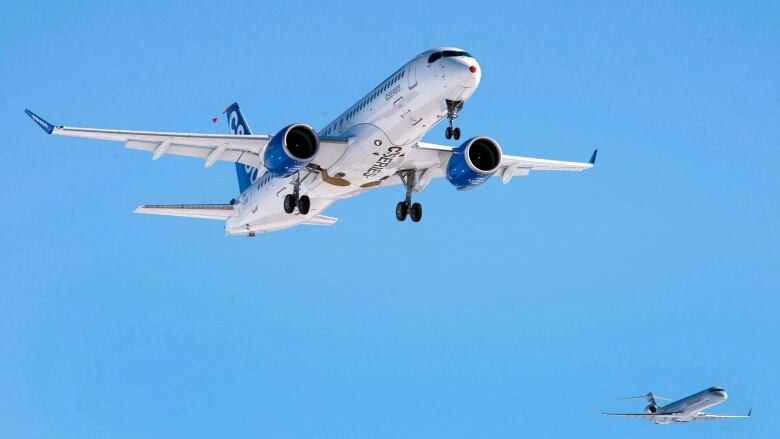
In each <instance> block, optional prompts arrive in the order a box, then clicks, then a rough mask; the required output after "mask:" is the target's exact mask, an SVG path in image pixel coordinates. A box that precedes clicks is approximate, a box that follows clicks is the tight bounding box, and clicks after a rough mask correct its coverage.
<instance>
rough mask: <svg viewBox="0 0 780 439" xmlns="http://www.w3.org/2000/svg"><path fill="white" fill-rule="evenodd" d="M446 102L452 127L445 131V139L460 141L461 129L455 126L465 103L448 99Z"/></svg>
mask: <svg viewBox="0 0 780 439" xmlns="http://www.w3.org/2000/svg"><path fill="white" fill-rule="evenodd" d="M445 102H446V103H447V119H449V120H450V126H448V127H447V129H446V130H444V137H446V138H447V139H452V138H453V137H454V138H455V140H459V139H460V128H455V126H454V125H455V119H457V118H458V112H459V111H460V109H461V108H463V101H451V100H449V99H447V100H445Z"/></svg>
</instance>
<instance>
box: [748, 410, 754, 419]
mask: <svg viewBox="0 0 780 439" xmlns="http://www.w3.org/2000/svg"><path fill="white" fill-rule="evenodd" d="M752 413H753V409H750V410H748V418H749V417H750V415H751V414H752Z"/></svg>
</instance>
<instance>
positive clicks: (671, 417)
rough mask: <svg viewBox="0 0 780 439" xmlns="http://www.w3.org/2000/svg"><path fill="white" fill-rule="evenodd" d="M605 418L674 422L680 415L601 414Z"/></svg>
mask: <svg viewBox="0 0 780 439" xmlns="http://www.w3.org/2000/svg"><path fill="white" fill-rule="evenodd" d="M601 414H602V415H604V416H622V417H624V418H634V419H646V420H667V421H673V420H675V419H676V418H677V417H678V416H679V415H678V414H677V413H664V414H652V413H601Z"/></svg>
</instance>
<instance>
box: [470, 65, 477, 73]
mask: <svg viewBox="0 0 780 439" xmlns="http://www.w3.org/2000/svg"><path fill="white" fill-rule="evenodd" d="M469 72H471V73H477V66H471V67H469Z"/></svg>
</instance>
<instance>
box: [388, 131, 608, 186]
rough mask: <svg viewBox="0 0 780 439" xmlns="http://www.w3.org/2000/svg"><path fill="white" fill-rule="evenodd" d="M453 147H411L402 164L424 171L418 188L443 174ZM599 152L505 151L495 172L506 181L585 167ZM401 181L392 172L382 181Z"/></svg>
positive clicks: (420, 144)
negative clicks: (569, 157) (573, 156)
mask: <svg viewBox="0 0 780 439" xmlns="http://www.w3.org/2000/svg"><path fill="white" fill-rule="evenodd" d="M454 149H455V148H452V147H450V146H445V145H437V144H433V143H424V142H420V143H419V145H418V147H416V148H412V149H411V150H410V151H409V152H407V153H406V161H405V162H404V165H403V167H402V168H403V169H417V170H420V171H422V173H421V175H420V177H419V179H418V188H417V190H422V189H423V188H425V186H427V185H428V183H429V182H430V181H431V180H432V179H434V178H438V177H443V176H444V174H445V170H446V167H447V161H448V160H449V159H450V156H452V152H453V150H454ZM597 153H598V150H595V151H593V154H591V156H590V160H588V161H587V162H567V161H561V160H548V159H537V158H532V157H519V156H512V155H504V156H503V157H502V158H501V164H500V165H499V167H498V171H496V173H495V174H494V176H497V177H498V176H500V177H501V179H502V180H503V182H504V184H507V183H509V182H510V181H511V180H512V177H514V176H527V175H528V174H530V173H531V171H585V170H587V169H590V168H592V167H593V166H594V165H595V163H596V154H597ZM400 183H401V179H400V178H399V177H398V176H393V177H391V178H388V179H386V180H385V181H383V182H381V185H382V186H390V185H393V184H400Z"/></svg>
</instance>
